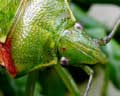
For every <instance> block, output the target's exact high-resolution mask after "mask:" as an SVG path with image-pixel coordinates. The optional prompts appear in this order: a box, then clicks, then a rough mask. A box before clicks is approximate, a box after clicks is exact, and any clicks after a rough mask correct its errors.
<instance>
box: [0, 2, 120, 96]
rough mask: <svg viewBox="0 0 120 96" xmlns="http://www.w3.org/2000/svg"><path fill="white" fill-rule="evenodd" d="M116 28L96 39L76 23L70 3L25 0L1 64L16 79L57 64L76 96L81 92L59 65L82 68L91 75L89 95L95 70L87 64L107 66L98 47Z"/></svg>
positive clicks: (0, 47)
mask: <svg viewBox="0 0 120 96" xmlns="http://www.w3.org/2000/svg"><path fill="white" fill-rule="evenodd" d="M118 24H119V23H117V24H116V26H118ZM116 26H115V28H114V30H113V31H112V32H111V33H110V35H108V36H107V37H106V38H105V39H101V40H96V39H93V38H91V37H90V36H89V35H88V34H87V33H86V32H84V30H83V28H82V27H81V25H80V24H79V23H76V19H75V18H74V16H73V14H72V11H71V9H70V7H69V3H68V1H67V0H22V1H21V4H20V7H19V9H18V11H17V14H16V17H15V20H14V22H13V25H12V27H11V29H10V31H9V34H8V36H7V38H6V41H5V42H4V43H0V60H1V61H0V62H1V65H3V66H5V68H6V69H7V70H8V72H9V73H10V74H11V75H12V76H13V77H20V76H22V75H24V74H26V73H28V72H31V71H33V70H35V69H38V68H43V67H48V66H53V65H54V67H55V69H56V71H57V72H58V74H59V75H60V77H61V78H62V79H63V81H64V83H65V84H66V86H67V87H68V89H69V90H70V91H71V92H72V93H73V95H74V96H80V94H79V91H78V89H77V87H76V85H75V83H74V81H73V80H72V78H71V77H70V76H69V75H68V73H67V72H66V70H65V69H63V68H62V66H61V65H60V64H61V62H62V63H64V64H69V65H72V66H77V67H81V68H83V69H84V70H85V72H86V73H87V74H88V75H90V78H89V82H88V85H87V88H86V91H85V94H84V96H87V93H88V90H89V87H90V84H91V81H92V77H93V71H92V69H91V68H90V67H88V66H87V65H86V64H96V63H98V62H101V63H105V60H106V56H105V55H104V53H103V52H102V51H101V50H100V48H99V46H100V45H105V44H106V43H108V42H109V41H110V39H111V38H112V36H113V35H114V33H115V30H116ZM63 57H64V58H63Z"/></svg>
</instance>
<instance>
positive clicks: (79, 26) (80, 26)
mask: <svg viewBox="0 0 120 96" xmlns="http://www.w3.org/2000/svg"><path fill="white" fill-rule="evenodd" d="M75 28H77V29H80V30H83V26H82V25H81V24H80V23H78V22H77V23H75Z"/></svg>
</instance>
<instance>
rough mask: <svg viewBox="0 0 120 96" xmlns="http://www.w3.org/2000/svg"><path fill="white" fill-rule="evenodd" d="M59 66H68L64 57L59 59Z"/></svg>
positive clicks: (67, 61)
mask: <svg viewBox="0 0 120 96" xmlns="http://www.w3.org/2000/svg"><path fill="white" fill-rule="evenodd" d="M60 64H61V65H63V66H64V65H68V64H69V60H68V59H67V58H66V57H61V59H60Z"/></svg>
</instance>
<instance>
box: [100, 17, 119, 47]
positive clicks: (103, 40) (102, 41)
mask: <svg viewBox="0 0 120 96" xmlns="http://www.w3.org/2000/svg"><path fill="white" fill-rule="evenodd" d="M119 25H120V19H118V21H117V22H116V24H115V26H114V27H113V29H112V31H111V33H110V34H109V35H108V36H106V37H105V38H103V39H100V40H98V43H99V45H101V46H102V45H106V44H107V43H108V42H109V41H110V40H111V39H112V37H113V36H114V34H115V32H116V31H117V29H118V27H119Z"/></svg>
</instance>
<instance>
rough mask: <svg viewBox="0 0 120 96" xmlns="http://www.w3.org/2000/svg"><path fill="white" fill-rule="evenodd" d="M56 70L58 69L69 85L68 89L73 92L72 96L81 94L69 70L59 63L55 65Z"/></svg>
mask: <svg viewBox="0 0 120 96" xmlns="http://www.w3.org/2000/svg"><path fill="white" fill-rule="evenodd" d="M55 70H56V71H57V73H58V75H59V76H60V77H61V79H62V80H63V82H64V83H65V85H66V86H67V88H68V90H69V91H70V92H71V94H72V96H81V95H80V92H79V89H78V87H77V85H76V84H75V81H74V80H73V78H72V77H71V75H70V74H69V73H68V71H67V70H65V69H64V68H63V67H62V66H60V65H59V64H56V65H55Z"/></svg>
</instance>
